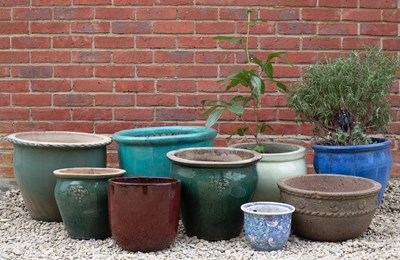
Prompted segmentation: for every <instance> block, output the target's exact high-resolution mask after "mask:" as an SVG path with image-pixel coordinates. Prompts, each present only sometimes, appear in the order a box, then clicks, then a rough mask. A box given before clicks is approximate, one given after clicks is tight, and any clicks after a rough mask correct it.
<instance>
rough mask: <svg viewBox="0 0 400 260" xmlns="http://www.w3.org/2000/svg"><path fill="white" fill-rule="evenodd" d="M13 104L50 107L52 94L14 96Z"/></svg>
mask: <svg viewBox="0 0 400 260" xmlns="http://www.w3.org/2000/svg"><path fill="white" fill-rule="evenodd" d="M12 104H13V105H14V106H25V107H30V106H50V105H51V95H50V94H13V95H12Z"/></svg>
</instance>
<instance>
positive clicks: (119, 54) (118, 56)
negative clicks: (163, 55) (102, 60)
mask: <svg viewBox="0 0 400 260" xmlns="http://www.w3.org/2000/svg"><path fill="white" fill-rule="evenodd" d="M112 59H113V61H114V63H151V62H152V61H153V54H152V53H151V52H149V51H137V50H134V51H114V52H113V54H112Z"/></svg>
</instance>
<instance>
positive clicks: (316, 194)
mask: <svg viewBox="0 0 400 260" xmlns="http://www.w3.org/2000/svg"><path fill="white" fill-rule="evenodd" d="M314 176H321V177H323V176H326V177H327V178H329V177H340V178H353V179H354V178H355V179H361V180H364V181H366V182H370V183H371V184H372V186H371V187H369V188H368V189H365V190H360V191H349V192H344V191H340V192H327V191H311V190H306V189H299V188H295V187H292V186H290V185H288V184H287V183H286V182H287V181H288V180H290V179H295V178H312V177H314ZM277 184H278V187H279V188H280V189H282V190H285V191H286V192H288V193H295V194H296V195H297V196H300V197H312V198H321V199H324V198H332V197H336V198H337V197H340V198H342V199H343V200H346V199H349V198H352V197H358V198H359V197H369V195H371V194H375V193H376V192H377V191H379V190H380V189H381V187H382V185H381V184H380V183H379V182H377V181H374V180H371V179H367V178H363V177H357V176H352V175H342V174H307V175H304V176H291V177H286V178H283V179H281V180H279V181H278V182H277ZM299 193H300V194H299Z"/></svg>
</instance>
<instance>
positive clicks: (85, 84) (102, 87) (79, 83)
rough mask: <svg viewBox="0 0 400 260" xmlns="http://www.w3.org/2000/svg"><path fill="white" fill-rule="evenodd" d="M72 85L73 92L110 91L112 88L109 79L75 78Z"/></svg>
mask: <svg viewBox="0 0 400 260" xmlns="http://www.w3.org/2000/svg"><path fill="white" fill-rule="evenodd" d="M72 85H73V90H74V91H75V92H111V91H112V90H113V83H112V81H111V80H93V79H84V80H79V79H77V80H74V81H73V84H72Z"/></svg>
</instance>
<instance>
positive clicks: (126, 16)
mask: <svg viewBox="0 0 400 260" xmlns="http://www.w3.org/2000/svg"><path fill="white" fill-rule="evenodd" d="M134 18H135V9H134V8H128V7H124V8H111V7H99V8H96V19H102V20H130V19H134Z"/></svg>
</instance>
